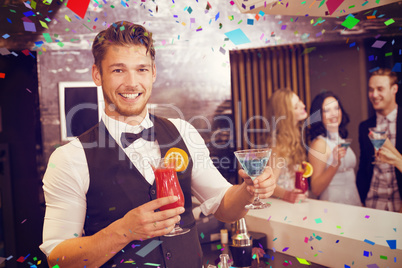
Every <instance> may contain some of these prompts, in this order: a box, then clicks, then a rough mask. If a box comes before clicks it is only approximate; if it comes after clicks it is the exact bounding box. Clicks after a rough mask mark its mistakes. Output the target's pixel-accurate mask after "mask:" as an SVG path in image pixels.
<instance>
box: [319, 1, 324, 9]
mask: <svg viewBox="0 0 402 268" xmlns="http://www.w3.org/2000/svg"><path fill="white" fill-rule="evenodd" d="M324 3H325V0H322V1H321V3H320V5H319V6H318V7H319V8H320V7H321V6H322V5H323V4H324Z"/></svg>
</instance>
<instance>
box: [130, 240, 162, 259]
mask: <svg viewBox="0 0 402 268" xmlns="http://www.w3.org/2000/svg"><path fill="white" fill-rule="evenodd" d="M162 242H163V241H158V240H152V241H151V242H149V243H148V244H147V245H146V246H145V247H143V248H142V249H140V250H139V251H138V252H136V253H135V254H137V255H139V256H141V257H145V256H146V255H148V253H149V252H151V251H152V250H154V249H155V248H156V247H157V246H159V245H160V244H162Z"/></svg>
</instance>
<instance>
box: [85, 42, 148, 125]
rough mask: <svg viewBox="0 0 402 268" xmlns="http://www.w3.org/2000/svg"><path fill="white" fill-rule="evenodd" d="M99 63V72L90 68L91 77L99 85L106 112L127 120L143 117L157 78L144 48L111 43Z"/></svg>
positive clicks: (120, 119)
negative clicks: (100, 68) (100, 67)
mask: <svg viewBox="0 0 402 268" xmlns="http://www.w3.org/2000/svg"><path fill="white" fill-rule="evenodd" d="M101 66H102V72H100V70H98V68H97V67H96V66H95V65H94V66H93V67H92V77H93V80H94V82H95V84H96V85H97V86H102V89H103V96H104V99H105V113H106V115H108V116H110V117H112V118H114V119H116V120H119V121H126V122H127V119H128V118H130V117H141V118H144V117H145V115H146V104H147V102H148V100H149V97H150V96H151V93H152V85H153V83H154V82H155V79H156V66H155V63H154V61H153V60H152V58H151V56H150V55H149V53H147V50H146V48H145V47H144V46H141V45H132V46H115V45H113V46H110V47H109V48H108V49H107V52H106V54H105V57H104V58H103V60H102V64H101ZM138 123H139V122H138Z"/></svg>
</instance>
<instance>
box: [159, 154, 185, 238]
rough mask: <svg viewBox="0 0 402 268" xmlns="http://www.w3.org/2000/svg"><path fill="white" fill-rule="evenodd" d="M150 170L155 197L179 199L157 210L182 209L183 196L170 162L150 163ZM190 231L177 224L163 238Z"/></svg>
mask: <svg viewBox="0 0 402 268" xmlns="http://www.w3.org/2000/svg"><path fill="white" fill-rule="evenodd" d="M152 168H153V170H154V174H155V182H156V197H157V198H162V197H167V196H177V197H178V198H179V199H178V200H177V201H176V202H174V203H171V204H168V205H165V206H162V207H160V208H159V210H161V211H163V210H167V209H173V208H177V207H184V195H183V191H182V189H181V187H180V183H179V180H178V178H177V173H176V169H175V165H174V163H172V162H169V161H167V160H165V158H162V159H160V160H159V161H155V163H152ZM189 231H190V229H187V228H181V227H180V226H179V223H176V226H175V227H174V229H173V230H172V231H171V232H170V233H168V234H166V235H165V236H168V237H169V236H176V235H182V234H186V233H188V232H189Z"/></svg>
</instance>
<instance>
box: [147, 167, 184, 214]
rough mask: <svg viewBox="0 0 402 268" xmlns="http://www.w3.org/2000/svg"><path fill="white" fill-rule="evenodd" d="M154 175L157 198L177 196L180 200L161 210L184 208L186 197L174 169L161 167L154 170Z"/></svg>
mask: <svg viewBox="0 0 402 268" xmlns="http://www.w3.org/2000/svg"><path fill="white" fill-rule="evenodd" d="M154 173H155V180H156V196H157V198H161V197H167V196H177V197H178V198H179V200H177V201H176V202H174V203H171V204H168V205H165V206H162V207H160V208H159V209H160V210H167V209H172V208H177V207H184V195H183V191H182V190H181V187H180V183H179V180H178V178H177V173H176V170H175V169H174V167H163V168H161V167H159V168H157V169H155V170H154Z"/></svg>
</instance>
